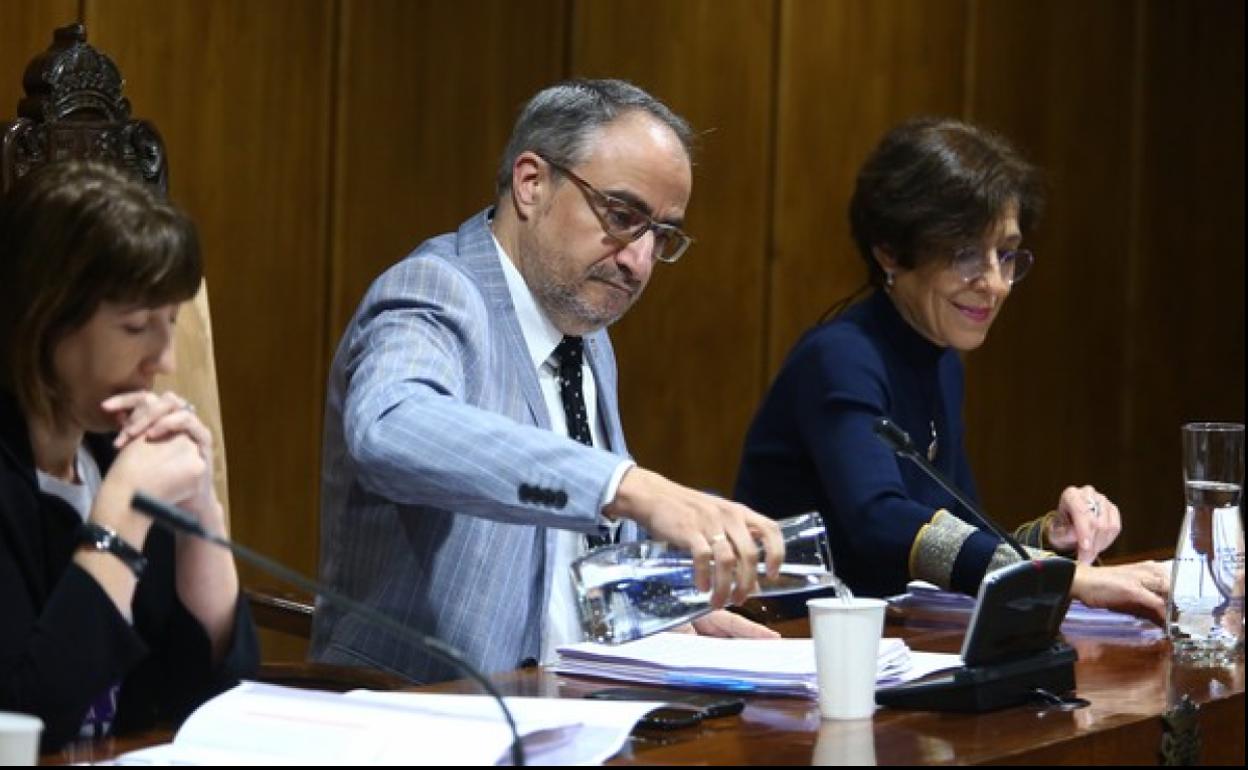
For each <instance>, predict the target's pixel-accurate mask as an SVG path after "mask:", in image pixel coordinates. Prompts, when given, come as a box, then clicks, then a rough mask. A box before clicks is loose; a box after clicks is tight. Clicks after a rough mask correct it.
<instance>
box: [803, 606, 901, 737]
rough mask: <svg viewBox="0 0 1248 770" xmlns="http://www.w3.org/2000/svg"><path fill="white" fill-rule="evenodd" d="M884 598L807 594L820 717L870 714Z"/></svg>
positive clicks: (848, 717) (872, 705)
mask: <svg viewBox="0 0 1248 770" xmlns="http://www.w3.org/2000/svg"><path fill="white" fill-rule="evenodd" d="M884 606H885V602H884V600H883V599H851V600H850V601H848V602H846V601H843V600H841V599H839V598H835V597H829V598H823V599H810V600H808V601H807V602H806V607H807V609H809V611H810V635H811V636H812V637H813V638H814V640H815V668H816V671H817V672H818V675H819V713H820V714H822V715H823V718H824V719H870V718H871V715H872V714H874V713H875V672H876V666H877V663H876V661H877V658H878V657H879V654H880V635H881V634H883V632H884Z"/></svg>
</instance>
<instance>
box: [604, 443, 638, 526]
mask: <svg viewBox="0 0 1248 770" xmlns="http://www.w3.org/2000/svg"><path fill="white" fill-rule="evenodd" d="M636 467H637V463H635V462H633V461H632V460H621V461H620V464H619V465H617V466H615V470H614V471H612V472H611V480H610V481H608V482H607V488H606V489H605V490H603V492H602V499H601V500H600V501H598V524H599V525H601V526H604V527H611V528H612V529H613V530H614V528H615V527H618V526H619V524H620V522H619V521H615V520H612V519H609V518H607V517H606V516H605V515H603V513H602V512H603V511H604V510H606V508H607V506H608V505H610V504H611V503H614V502H615V493H616V492H619V491H620V482H621V481H623V480H624V474H625V473H628V472H629V471H630V470H632V469H633V468H636ZM612 534H614V532H612Z"/></svg>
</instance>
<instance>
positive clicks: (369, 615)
mask: <svg viewBox="0 0 1248 770" xmlns="http://www.w3.org/2000/svg"><path fill="white" fill-rule="evenodd" d="M130 505H132V506H133V507H134V508H135V510H137V511H140V512H142V513H144V514H147V515H148V516H150V517H151V518H152V520H153V521H154V522H155V523H157V524H160V525H162V526H164V527H165V528H166V529H169V530H171V531H174V532H184V533H186V534H188V535H191V536H193V537H198V538H200V539H202V540H207V541H208V542H210V543H212V544H214V545H219V546H221V547H222V548H225V549H227V550H229V551H230V552H231V553H233V554H234V555H236V556H239V557H241V558H242V559H243V560H244V561H247V562H250V563H252V564H254V565H256V566H257V567H259V568H260V569H262V570H264V571H265V572H268V573H269V574H271V575H274V576H276V577H278V578H280V579H282V580H286V581H289V582H290V583H292V584H294V585H296V586H298V587H299V588H302V589H303V590H305V591H307V592H309V593H311V594H313V595H314V596H320V597H321V598H323V599H326V600H327V601H329V602H330V603H331V604H336V605H338V606H339V607H342V608H344V609H348V610H351V611H352V612H355V613H357V614H358V615H360V616H361V617H363V618H364V619H366V620H368V621H370V622H372V623H376V624H377V625H378V626H381V627H382V628H385V629H386V630H387V631H389V632H391V633H393V634H394V635H395V636H398V637H399V638H400V639H403V640H404V641H408V642H412V643H414V644H415V645H416V646H417V647H419V648H421V649H423V650H426V651H427V652H430V653H432V654H433V655H434V656H436V657H438V658H440V659H441V660H442V661H444V662H446V663H450V664H451V665H452V666H454V667H455V668H457V669H459V670H460V671H463V672H464V673H465V674H467V675H468V678H470V679H472V680H473V681H475V682H477V683H478V684H480V685H481V688H482V689H484V690H485V691H486V692H487V693H488V694H489V695H490V696H492V697H493V698H494V700H496V701H497V702H498V707H499V709H500V710H501V711H502V712H503V717H504V718H505V719H506V720H507V726H508V727H509V728H511V737H512V743H511V759H512V762H513V763H514V764H516V765H523V764H524V763H525V761H524V746H523V745H521V743H520V732H519V731H518V730H517V729H516V720H515V719H513V718H512V715H511V711H510V709H508V708H507V704H506V702H504V701H503V696H502V695H501V694H500V693H499V692H498V690H497V689H496V688H495V687H494V685H493V683H491V682H490V680H489V679H486V678H485V676H484V675H483V674H482V673H481V672H480V671H478V670H477V669H476V668H475V667H474V666H473V665H472V664H471V663H469V662H468V661H467V660H465V659H464V656H463V655H462V654H461V653H460V652H459V651H458V650H456V649H455V648H454V647H451V646H450V645H449V644H447V643H445V642H443V641H442V640H440V639H437V638H436V637H432V636H428V635H427V634H422V633H420V632H419V631H416V630H415V629H412V628H408V627H407V626H405V625H403V624H402V623H399V622H398V621H396V620H394V619H393V618H391V617H390V616H389V615H386V614H384V613H382V612H379V611H377V610H375V609H373V608H372V607H369V606H368V605H367V604H364V603H363V602H360V601H356V600H355V599H352V598H351V597H349V596H347V595H345V594H342V593H339V592H338V591H335V590H333V589H332V588H328V587H326V586H325V585H323V584H321V583H320V582H318V581H315V580H312V579H310V578H307V577H304V576H303V575H301V574H299V573H298V572H295V571H294V570H292V569H290V568H289V567H285V566H283V565H281V564H279V563H278V562H276V561H274V560H272V559H270V558H268V557H267V556H263V555H261V554H260V553H257V552H256V551H253V550H251V549H250V548H248V547H247V546H244V545H239V544H238V543H235V542H234V541H232V540H228V539H226V538H224V537H220V536H218V535H213V534H211V533H209V532H208V531H207V530H205V529H204V528H203V526H202V525H200V523H199V522H198V521H196V519H195V517H194V516H192V515H191V514H190V513H188V512H187V511H185V510H183V509H181V508H179V507H178V506H176V505H171V504H169V503H166V502H164V501H163V500H158V499H156V498H154V497H152V496H150V495H147V494H144V493H143V492H135V493H134V497H133V498H131V500H130Z"/></svg>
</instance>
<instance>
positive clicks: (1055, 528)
mask: <svg viewBox="0 0 1248 770" xmlns="http://www.w3.org/2000/svg"><path fill="white" fill-rule="evenodd" d="M1121 531H1122V516H1121V515H1120V514H1119V512H1118V506H1116V505H1114V503H1113V502H1112V501H1111V500H1110V499H1109V498H1108V497H1106V496H1105V495H1103V494H1101V493H1100V492H1097V491H1096V488H1095V487H1093V486H1083V487H1066V489H1065V490H1064V491H1063V492H1062V496H1061V497H1060V498H1059V499H1058V501H1057V510H1056V511H1055V512H1054V515H1053V516H1050V517H1049V520H1048V523H1047V524H1046V525H1045V531H1044V535H1045V539H1046V540H1047V541H1048V543H1049V545H1050V546H1052V548H1053V549H1054V550H1056V551H1061V552H1063V553H1073V554H1075V557H1076V559H1077V560H1078V561H1079V562H1081V563H1083V564H1091V563H1092V561H1093V560H1094V559H1096V557H1097V556H1098V555H1099V554H1100V553H1101V551H1104V550H1105V549H1106V548H1108V547H1109V546H1110V544H1111V543H1113V542H1114V539H1115V538H1117V537H1118V533H1119V532H1121Z"/></svg>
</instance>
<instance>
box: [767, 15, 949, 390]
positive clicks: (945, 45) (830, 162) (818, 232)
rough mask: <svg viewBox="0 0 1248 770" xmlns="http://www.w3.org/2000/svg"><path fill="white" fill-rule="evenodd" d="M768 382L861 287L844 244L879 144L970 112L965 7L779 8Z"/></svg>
mask: <svg viewBox="0 0 1248 770" xmlns="http://www.w3.org/2000/svg"><path fill="white" fill-rule="evenodd" d="M780 16H781V36H780V78H779V84H780V85H779V93H780V98H779V101H778V105H777V113H778V117H777V129H776V131H777V141H776V159H777V160H776V169H777V172H776V194H775V202H774V209H773V214H774V217H775V225H774V236H773V253H772V261H771V265H770V269H771V296H770V300H769V301H770V316H769V319H768V320H769V323H768V329H767V349H768V353H767V380H768V382H770V379H771V377H772V376H773V375H774V374H775V372H776V371H777V369H779V367H780V364H781V363H782V362H783V361H784V359H785V357H786V356H787V355H788V353H789V349H790V348H791V347H792V346H793V343H794V342H796V341H797V338H798V337H799V336H801V334H802V332H804V331H805V330H806V329H808V328H810V327H811V326H813V325H814V324H815V323H816V322H817V321H818V319H819V318H820V317H821V316H822V315H823V313H824V311H826V310H827V309H828V308H829V307H830V306H831V305H832V304H833V303H834V302H836V301H837V300H839V299H840V298H842V297H844V296H847V295H848V294H850V293H851V292H853V291H854V290H855V289H857V288H858V287H859V286H861V285H862V284H863V283H864V282H865V281H866V266H865V265H864V264H863V263H862V259H861V258H860V257H859V256H858V252H857V249H855V248H854V245H853V242H852V240H851V238H850V234H849V199H850V196H851V195H852V194H853V190H854V180H855V178H856V176H857V173H858V168H859V167H860V166H861V165H862V163H863V161H865V160H866V157H867V154H868V153H869V152H870V151H871V149H872V148H873V147H874V146H875V145H876V143H877V142H878V141H879V139H880V138H881V137H882V136H883V134H884V133H885V132H886V131H887V130H888V129H890V128H892V127H893V126H894V125H896V124H898V123H900V122H902V121H903V120H905V119H906V118H909V117H913V116H916V115H925V114H936V115H955V116H956V115H958V114H959V113H960V112H961V110H962V104H963V101H964V84H963V71H964V69H965V64H966V61H965V59H966V43H967V41H966V29H965V24H966V19H967V4H966V2H964V1H963V0H942V2H925V1H924V0H889V1H888V2H878V1H875V0H855V1H854V2H837V3H824V2H811V1H810V0H785V1H784V2H783V3H782V4H781V12H780Z"/></svg>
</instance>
